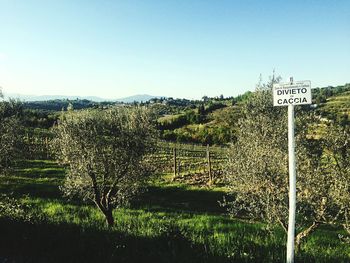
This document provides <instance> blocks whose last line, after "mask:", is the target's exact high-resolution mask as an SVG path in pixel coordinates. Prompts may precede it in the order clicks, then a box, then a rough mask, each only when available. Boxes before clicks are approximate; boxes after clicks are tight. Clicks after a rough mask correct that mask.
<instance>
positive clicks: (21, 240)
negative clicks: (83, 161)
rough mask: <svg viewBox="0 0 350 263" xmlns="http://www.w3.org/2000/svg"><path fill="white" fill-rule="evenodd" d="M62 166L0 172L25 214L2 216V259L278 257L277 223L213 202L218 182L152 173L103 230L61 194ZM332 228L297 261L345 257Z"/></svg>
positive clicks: (84, 208)
mask: <svg viewBox="0 0 350 263" xmlns="http://www.w3.org/2000/svg"><path fill="white" fill-rule="evenodd" d="M63 177H64V170H63V169H62V168H60V167H58V166H57V165H56V164H55V163H54V162H50V161H30V162H24V163H22V164H20V166H19V168H18V169H16V170H15V171H14V173H13V175H12V176H9V177H6V178H5V177H2V178H0V189H1V191H2V192H4V191H5V192H7V193H11V192H12V193H13V194H14V196H15V198H17V200H18V201H19V202H21V203H22V204H23V205H25V206H26V207H28V208H27V211H28V213H29V214H30V215H32V217H31V218H32V219H31V220H23V219H20V218H8V217H5V216H2V217H0V233H1V238H0V262H2V261H4V262H6V260H7V261H9V262H284V260H285V242H286V238H285V235H284V233H283V232H282V230H281V229H280V228H278V227H276V228H275V229H272V230H268V229H267V227H266V225H265V224H263V223H259V222H251V221H247V220H242V219H232V218H229V217H228V216H226V215H225V211H224V210H223V209H222V208H221V207H220V206H219V205H218V202H217V201H218V200H221V199H222V197H223V195H224V193H225V192H224V190H223V189H222V188H217V189H197V188H195V187H189V186H184V185H181V184H178V183H169V182H168V181H167V180H155V181H154V182H153V183H152V185H151V186H150V187H149V191H147V192H145V193H144V194H142V195H141V196H140V197H139V198H138V199H137V200H135V201H134V202H133V203H132V204H131V206H130V207H128V208H119V209H116V210H115V211H114V217H115V221H116V224H115V227H114V228H113V229H108V228H107V227H106V226H105V224H104V218H103V216H102V215H101V213H100V212H99V211H98V210H97V209H96V208H95V207H94V206H92V205H89V204H82V203H80V202H79V201H77V200H74V201H68V200H66V199H64V198H63V197H62V196H61V194H60V192H59V190H58V185H60V184H61V182H62V180H63ZM338 234H343V235H345V233H344V231H343V230H342V229H340V228H337V227H330V226H323V227H322V228H320V229H319V230H317V231H316V232H315V233H314V234H313V235H312V236H310V238H309V239H308V240H307V242H305V243H304V245H303V246H302V251H301V252H300V253H299V254H298V255H297V262H350V247H349V244H346V243H342V242H341V241H340V240H339V238H338Z"/></svg>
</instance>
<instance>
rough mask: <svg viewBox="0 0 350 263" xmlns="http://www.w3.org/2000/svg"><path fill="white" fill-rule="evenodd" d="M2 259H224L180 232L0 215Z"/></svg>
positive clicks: (83, 260)
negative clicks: (141, 232)
mask: <svg viewBox="0 0 350 263" xmlns="http://www.w3.org/2000/svg"><path fill="white" fill-rule="evenodd" d="M0 232H1V239H0V261H1V262H214V261H215V262H227V259H226V258H220V257H218V256H215V258H214V257H213V256H210V255H207V253H206V251H205V247H204V246H201V245H197V244H193V243H192V242H191V241H189V240H188V239H187V238H185V237H184V236H182V235H181V234H180V233H176V232H170V233H164V234H163V235H161V236H158V237H154V238H149V237H136V236H128V235H125V234H122V233H119V232H115V231H109V230H98V229H93V228H92V229H89V228H81V227H79V226H76V225H69V224H60V225H52V224H47V223H41V224H34V223H25V222H16V221H13V220H8V219H0Z"/></svg>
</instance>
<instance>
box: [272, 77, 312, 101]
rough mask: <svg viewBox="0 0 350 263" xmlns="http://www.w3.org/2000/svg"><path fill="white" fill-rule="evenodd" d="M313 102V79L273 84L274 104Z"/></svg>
mask: <svg viewBox="0 0 350 263" xmlns="http://www.w3.org/2000/svg"><path fill="white" fill-rule="evenodd" d="M303 104H311V81H310V80H304V81H295V82H293V83H290V82H289V83H276V84H273V106H287V105H303Z"/></svg>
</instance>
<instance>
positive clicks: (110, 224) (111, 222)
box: [103, 210, 114, 228]
mask: <svg viewBox="0 0 350 263" xmlns="http://www.w3.org/2000/svg"><path fill="white" fill-rule="evenodd" d="M103 214H104V215H105V217H106V223H107V226H108V227H109V228H111V227H113V226H114V218H113V214H112V210H107V211H105V212H104V213H103Z"/></svg>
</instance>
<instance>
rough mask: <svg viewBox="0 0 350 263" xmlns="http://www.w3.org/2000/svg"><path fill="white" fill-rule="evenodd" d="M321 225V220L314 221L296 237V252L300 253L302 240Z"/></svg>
mask: <svg viewBox="0 0 350 263" xmlns="http://www.w3.org/2000/svg"><path fill="white" fill-rule="evenodd" d="M319 226H320V223H319V222H313V223H312V225H311V226H309V227H308V228H307V229H305V230H304V231H302V232H300V233H299V234H298V235H297V236H296V238H295V252H296V253H298V251H299V250H300V246H301V243H302V241H303V240H304V239H305V238H306V237H308V236H309V235H310V234H311V233H312V232H314V231H315V230H316V228H317V227H319Z"/></svg>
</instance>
